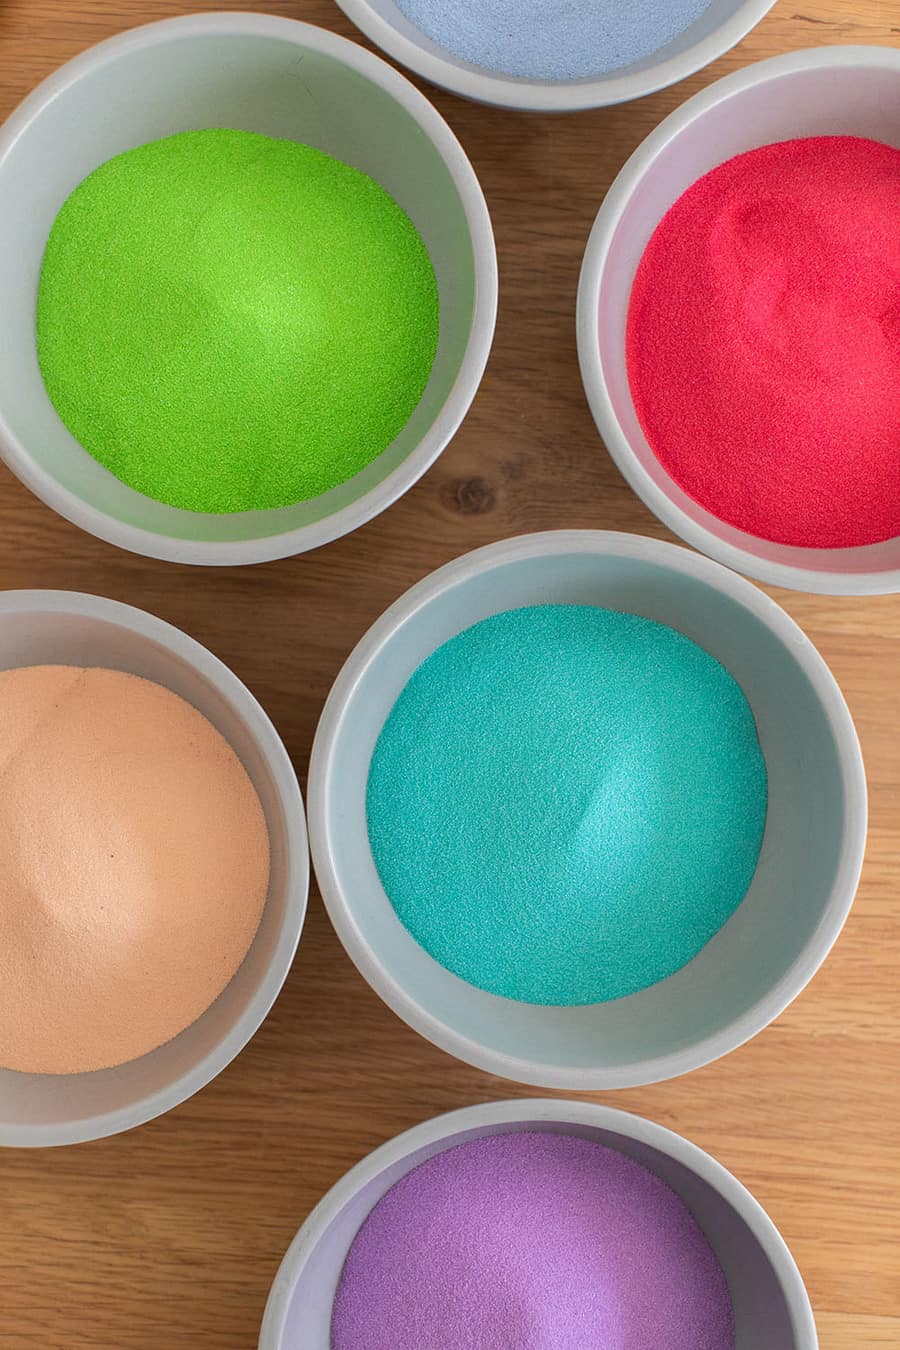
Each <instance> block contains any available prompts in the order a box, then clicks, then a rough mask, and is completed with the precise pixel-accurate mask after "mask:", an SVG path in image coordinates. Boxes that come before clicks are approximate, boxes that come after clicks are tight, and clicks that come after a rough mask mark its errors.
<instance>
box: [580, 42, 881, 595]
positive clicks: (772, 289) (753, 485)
mask: <svg viewBox="0 0 900 1350" xmlns="http://www.w3.org/2000/svg"><path fill="white" fill-rule="evenodd" d="M898 97H900V53H898V52H895V51H891V50H889V49H886V48H881V47H840V46H838V47H828V48H820V49H817V50H815V51H803V52H795V53H792V54H790V55H787V56H780V57H776V58H774V59H773V60H770V61H764V62H760V63H759V64H757V65H753V66H749V67H747V68H746V69H745V70H742V71H740V72H739V73H738V74H736V75H732V76H729V77H728V78H726V79H724V80H720V81H719V82H717V83H716V84H714V85H712V86H711V87H710V88H708V89H706V90H704V91H703V92H702V93H701V94H698V95H697V96H696V97H694V98H692V99H690V100H688V102H687V103H685V104H684V105H683V107H681V108H679V109H678V110H677V111H676V112H675V113H673V114H672V115H671V116H670V117H668V118H667V119H666V120H665V121H664V122H663V123H662V124H661V125H660V126H659V127H658V128H657V129H656V131H654V132H653V133H652V134H651V135H650V136H649V137H648V138H647V140H646V141H644V143H643V144H642V145H641V146H640V147H639V148H638V150H637V151H636V152H635V153H634V155H633V156H632V157H631V159H630V160H629V161H628V163H627V164H626V165H625V167H624V169H623V170H622V171H621V173H620V174H619V177H618V178H617V179H616V181H615V183H614V184H613V186H612V188H611V189H610V191H609V193H608V195H607V197H606V200H605V201H604V203H603V206H602V207H601V209H600V212H599V214H598V216H597V220H596V222H595V224H594V228H593V231H592V233H591V236H590V239H589V241H588V246H587V250H586V252H585V257H584V264H583V268H582V274H581V281H580V286H579V296H578V350H579V358H580V363H581V370H582V376H583V379H584V386H585V390H586V393H587V397H588V401H589V403H590V406H591V410H592V412H593V415H594V419H595V421H596V423H597V427H598V429H599V431H600V434H601V436H602V437H603V439H604V441H605V443H606V446H607V449H608V450H609V453H610V454H611V455H612V457H613V459H614V460H615V462H616V464H617V466H618V467H619V469H620V470H621V472H622V474H623V475H624V476H625V478H626V479H627V480H628V482H629V483H630V484H631V486H632V487H633V488H634V490H635V491H636V492H637V493H638V494H639V496H640V497H641V498H642V499H643V500H644V502H645V503H646V504H647V506H648V507H649V508H650V509H651V510H652V511H653V512H654V513H655V514H656V515H657V516H658V517H659V518H660V520H662V521H663V522H664V523H665V524H666V525H668V526H669V527H670V528H671V529H672V530H674V531H675V532H676V533H677V534H679V535H680V536H681V537H682V538H683V539H685V540H687V541H688V542H689V543H691V544H693V545H695V546H696V547H697V548H699V549H701V550H703V551H704V552H705V553H708V554H710V555H711V556H712V557H714V558H717V559H718V560H719V561H720V562H724V563H726V564H727V565H728V566H730V567H734V568H736V569H737V570H739V571H742V572H746V573H748V574H750V575H752V576H755V577H758V578H759V579H760V580H762V581H766V582H769V583H771V584H773V585H779V586H786V587H791V588H794V589H798V590H806V591H814V592H821V593H825V594H835V595H863V594H878V593H887V592H896V591H898V590H900V263H898V260H897V249H896V240H897V239H898V237H900V133H898V129H897V122H896V118H895V117H894V116H893V113H892V109H893V108H894V107H895V106H896V103H897V99H898Z"/></svg>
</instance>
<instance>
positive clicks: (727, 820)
mask: <svg viewBox="0 0 900 1350" xmlns="http://www.w3.org/2000/svg"><path fill="white" fill-rule="evenodd" d="M308 810H309V826H310V842H311V849H312V854H313V863H314V867H315V871H316V875H317V877H318V880H319V885H320V889H321V892H322V896H323V898H324V901H325V904H326V906H327V908H328V912H329V914H330V916H331V920H332V922H333V924H334V926H335V928H336V930H337V933H338V936H339V937H340V939H341V941H342V942H343V944H344V946H345V947H346V949H347V952H348V953H349V955H350V957H351V958H352V960H353V961H354V962H355V964H356V965H357V967H358V968H359V970H360V972H361V973H362V974H363V975H364V977H365V978H366V979H367V980H368V981H369V983H370V984H371V985H372V987H373V988H374V989H375V991H376V992H377V993H378V994H379V995H380V996H381V997H382V998H383V999H384V1000H385V1002H387V1003H388V1004H389V1005H390V1006H391V1007H392V1008H393V1009H394V1010H395V1012H397V1013H398V1014H399V1015H400V1016H401V1017H402V1018H403V1019H404V1020H405V1021H407V1022H408V1023H409V1024H410V1025H411V1026H412V1027H414V1028H415V1029H416V1030H418V1031H419V1032H420V1033H421V1034H422V1035H424V1036H426V1037H427V1038H428V1039H429V1040H431V1041H433V1042H434V1043H435V1044H436V1045H439V1046H440V1047H442V1048H443V1049H444V1050H447V1051H448V1052H449V1053H451V1054H453V1055H456V1056H457V1057H458V1058H459V1059H462V1060H465V1061H467V1062H468V1063H471V1064H474V1065H476V1066H478V1067H479V1068H482V1069H485V1070H487V1071H489V1072H491V1073H495V1074H499V1075H501V1076H503V1077H506V1078H510V1079H514V1080H516V1081H519V1082H524V1083H533V1084H539V1085H542V1086H545V1087H552V1088H563V1089H567V1090H578V1091H593V1090H602V1089H607V1088H624V1087H632V1086H636V1085H639V1084H644V1083H650V1082H656V1081H659V1080H662V1079H666V1078H670V1077H674V1076H675V1075H677V1074H682V1073H686V1072H688V1071H689V1070H692V1069H696V1068H698V1067H700V1066H701V1065H704V1064H707V1063H709V1062H710V1061H712V1060H715V1059H717V1058H718V1057H720V1056H721V1055H724V1054H726V1053H728V1052H729V1051H731V1050H734V1049H735V1048H736V1047H738V1046H739V1045H741V1044H742V1043H743V1042H745V1041H747V1040H748V1039H749V1038H750V1037H752V1036H754V1035H756V1033H757V1032H759V1031H761V1030H762V1029H763V1028H764V1027H766V1026H767V1025H768V1024H769V1023H770V1022H771V1021H772V1020H773V1019H774V1018H776V1017H777V1016H778V1015H779V1014H780V1013H781V1012H782V1011H783V1010H784V1009H785V1008H786V1007H787V1005H788V1004H789V1003H790V1002H791V1001H792V1000H793V999H794V998H795V997H796V996H797V995H798V994H799V993H800V991H801V990H802V989H803V988H804V986H805V985H806V984H807V982H808V981H809V980H810V979H811V978H812V976H813V975H814V973H815V971H816V970H817V969H818V967H819V966H820V964H821V963H822V961H823V960H824V959H825V957H826V955H827V953H828V951H829V950H830V948H831V946H832V944H833V943H834V942H835V940H836V938H837V936H838V934H839V932H840V930H841V928H842V926H843V924H844V921H845V919H846V917H847V914H848V912H849V909H850V906H851V904H852V902H853V897H854V894H855V891H856V887H857V883H858V880H859V875H860V870H861V866H862V859H863V852H864V847H865V837H866V810H867V808H866V782H865V774H864V769H863V763H862V758H861V755H860V749H859V742H858V739H857V736H856V732H855V730H854V726H853V722H852V720H851V717H850V713H849V712H848V709H847V706H846V704H845V702H844V699H843V697H842V695H841V692H840V690H839V689H838V686H837V685H836V683H835V681H834V679H833V677H832V675H831V674H830V672H829V670H828V668H827V667H826V665H825V663H824V662H823V660H822V659H821V657H820V656H819V654H818V653H817V652H816V650H815V648H814V647H813V646H812V644H811V643H810V642H809V641H808V639H807V638H806V637H805V636H804V634H803V633H802V631H801V630H800V629H799V628H798V627H797V625H796V624H795V623H794V622H793V621H792V620H791V619H790V618H789V617H788V616H787V614H785V613H784V611H783V610H782V609H780V608H779V606H778V605H776V604H775V603H774V601H772V600H770V599H768V597H767V596H765V595H764V594H763V593H762V592H761V591H759V590H758V589H757V588H756V587H755V586H753V585H752V584H750V583H749V582H747V581H745V580H743V579H742V578H740V577H738V576H737V575H736V574H734V573H732V572H730V571H728V570H727V569H726V568H724V567H722V566H721V565H720V564H718V563H714V562H712V561H710V560H709V559H706V558H703V557H701V556H699V555H697V554H694V553H692V552H689V551H687V550H686V549H683V548H680V547H677V546H675V545H672V544H666V543H660V542H656V541H654V540H650V539H644V538H640V537H638V536H634V535H627V534H615V533H606V532H602V531H597V532H595V531H559V532H550V533H546V534H535V535H525V536H522V537H520V538H514V539H510V540H506V541H503V542H501V543H498V544H494V545H491V546H489V547H487V548H484V549H480V550H478V551H476V552H474V553H470V554H467V555H465V556H464V557H462V558H460V559H458V560H457V561H456V562H453V563H451V564H449V565H448V566H446V567H444V568H442V569H440V570H439V571H437V572H435V573H434V574H433V575H431V576H429V577H427V578H426V579H425V580H424V581H422V582H420V583H419V584H418V585H417V586H415V587H413V589H412V590H411V591H409V592H408V593H407V594H406V595H404V596H403V597H401V599H399V600H398V601H397V602H396V603H395V604H394V605H393V606H392V608H391V609H389V610H388V611H387V613H386V614H385V615H384V616H383V617H382V618H381V619H380V620H379V621H378V622H377V623H376V624H375V625H374V627H373V628H372V629H370V631H369V632H368V633H367V634H366V636H365V637H364V638H363V639H362V641H361V642H360V643H359V645H358V646H357V647H356V649H355V650H354V652H353V653H352V654H351V656H350V658H349V659H348V661H347V663H346V665H345V666H344V668H343V670H342V671H341V673H340V675H339V676H338V679H337V681H336V683H335V685H334V688H333V689H332V691H331V694H330V695H329V698H328V701H327V703H326V705H325V708H324V710H323V713H322V718H321V721H320V724H319V728H318V730H317V733H316V738H315V743H314V747H313V753H312V760H311V764H310V772H309V786H308Z"/></svg>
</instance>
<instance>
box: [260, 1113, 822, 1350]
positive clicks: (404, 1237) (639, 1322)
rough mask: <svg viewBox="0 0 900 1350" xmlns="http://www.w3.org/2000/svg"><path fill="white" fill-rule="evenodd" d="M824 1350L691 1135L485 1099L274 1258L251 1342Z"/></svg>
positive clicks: (355, 1189) (797, 1279) (377, 1164)
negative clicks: (256, 1336) (275, 1266)
mask: <svg viewBox="0 0 900 1350" xmlns="http://www.w3.org/2000/svg"><path fill="white" fill-rule="evenodd" d="M663 1344H666V1345H668V1344H671V1345H673V1346H675V1345H677V1347H678V1350H701V1347H702V1350H760V1347H762V1346H764V1347H765V1350H815V1348H816V1346H817V1345H818V1340H817V1337H816V1329H815V1322H814V1319H813V1314H812V1309H811V1307H810V1303H809V1298H808V1296H807V1293H806V1290H805V1288H804V1285H803V1281H802V1279H801V1276H800V1273H799V1271H798V1269H797V1266H796V1264H795V1262H794V1259H793V1257H792V1256H791V1253H790V1251H789V1250H788V1247H787V1246H786V1244H785V1242H784V1239H783V1238H782V1237H781V1236H780V1234H779V1232H778V1230H777V1229H776V1228H775V1225H774V1224H773V1223H772V1221H771V1219H770V1218H769V1217H768V1215H767V1214H766V1213H765V1211H764V1210H763V1209H762V1207H761V1206H760V1205H759V1203H758V1202H757V1201H756V1200H755V1199H754V1198H753V1196H752V1195H751V1194H750V1193H749V1192H748V1191H747V1190H746V1189H745V1188H744V1187H743V1186H742V1185H741V1183H740V1182H739V1181H738V1180H737V1179H736V1178H735V1177H734V1176H732V1174H731V1173H730V1172H728V1171H727V1170H726V1169H725V1168H724V1167H723V1166H722V1165H721V1164H720V1163H718V1162H716V1161H715V1159H713V1158H711V1157H710V1156H709V1154H707V1153H704V1151H703V1150H702V1149H700V1148H698V1147H697V1146H696V1145H694V1144H691V1143H689V1142H688V1141H687V1140H686V1139H683V1138H682V1137H681V1136H680V1135H677V1134H673V1133H672V1132H671V1131H669V1130H666V1129H663V1128H662V1126H660V1125H655V1124H653V1123H652V1122H650V1121H648V1120H643V1119H641V1118H640V1117H639V1116H633V1115H628V1114H626V1113H625V1112H623V1111H617V1110H614V1109H613V1108H611V1107H606V1106H599V1105H595V1104H593V1103H584V1102H567V1101H562V1100H531V1101H529V1100H524V1101H515V1102H491V1103H487V1104H485V1105H482V1106H474V1107H467V1108H465V1109H463V1110H460V1111H453V1112H451V1113H450V1114H448V1115H444V1116H439V1117H437V1118H436V1119H434V1120H429V1121H426V1122H425V1123H424V1124H422V1125H418V1126H416V1127H415V1128H414V1129H411V1130H408V1131H407V1132H406V1133H405V1134H401V1135H399V1136H398V1137H397V1138H396V1139H392V1140H390V1141H389V1142H388V1143H386V1144H384V1145H382V1147H381V1148H379V1149H376V1150H375V1152H374V1153H371V1154H370V1155H369V1156H368V1157H367V1158H364V1159H363V1160H362V1162H360V1163H358V1164H357V1165H356V1166H355V1167H354V1168H352V1169H351V1171H350V1172H348V1173H347V1174H346V1176H344V1177H343V1178H342V1179H341V1180H340V1181H339V1182H338V1183H337V1185H336V1186H334V1187H333V1188H332V1189H331V1190H330V1191H329V1192H328V1194H327V1195H326V1196H325V1198H324V1199H323V1200H322V1201H321V1202H320V1203H319V1204H318V1206H317V1207H316V1208H315V1209H314V1210H313V1212H312V1214H310V1216H309V1218H308V1219H307V1220H306V1222H305V1223H304V1224H303V1227H302V1228H301V1229H300V1231H299V1232H298V1233H297V1236H296V1237H295V1238H294V1241H293V1242H292V1243H291V1246H290V1247H289V1248H288V1251H287V1253H286V1255H285V1257H284V1259H283V1261H282V1263H281V1267H280V1269H279V1271H278V1274H277V1276H276V1277H275V1280H274V1283H273V1285H272V1289H271V1292H270V1294H269V1300H268V1303H267V1305H266V1310H265V1315H264V1318H263V1323H262V1328H261V1331H260V1337H259V1350H469V1347H471V1346H473V1345H478V1347H479V1350H493V1348H494V1347H496V1348H497V1350H505V1348H506V1347H509V1346H515V1347H516V1350H587V1348H588V1347H593V1346H601V1345H602V1346H604V1347H613V1346H620V1345H627V1346H629V1348H630V1350H659V1346H660V1345H663Z"/></svg>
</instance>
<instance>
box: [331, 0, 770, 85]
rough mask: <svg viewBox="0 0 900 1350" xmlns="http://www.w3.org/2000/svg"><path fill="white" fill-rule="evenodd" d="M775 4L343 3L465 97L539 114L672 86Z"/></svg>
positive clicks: (376, 34)
mask: <svg viewBox="0 0 900 1350" xmlns="http://www.w3.org/2000/svg"><path fill="white" fill-rule="evenodd" d="M773 3H774V0H338V4H339V5H340V7H341V9H342V10H343V11H344V13H345V14H346V15H347V16H348V17H349V18H350V19H352V20H353V22H354V23H355V24H356V25H357V27H358V28H360V29H361V30H362V31H363V32H364V33H365V34H366V35H367V37H369V38H371V39H372V41H373V42H376V43H377V44H378V45H379V47H381V48H382V50H383V51H385V52H387V53H388V55H389V56H392V57H393V58H394V59H395V60H396V61H400V62H402V63H403V65H405V66H408V67H409V69H410V70H414V71H415V72H416V73H417V74H418V75H421V76H423V77H424V78H425V79H427V80H431V82H432V83H433V84H437V85H440V86H441V87H442V88H444V89H450V90H452V92H453V93H455V94H461V95H462V96H463V97H464V98H470V99H474V100H476V101H477V102H480V103H491V104H495V105H496V106H498V107H506V108H522V109H525V110H527V111H540V112H575V111H577V110H578V109H582V108H602V107H608V106H610V105H611V104H614V103H624V102H626V101H627V100H628V99H632V98H641V97H643V96H644V95H645V94H651V93H654V92H655V91H656V90H657V89H664V88H666V87H667V86H668V85H670V84H675V83H677V82H678V81H679V80H683V79H686V78H687V76H688V75H692V74H694V72H695V71H697V70H702V69H703V67H704V66H708V65H710V64H711V63H712V62H713V61H717V60H718V58H719V57H720V56H722V55H724V53H725V52H727V51H729V50H730V49H731V48H732V47H734V46H735V45H736V43H738V42H740V40H741V38H743V37H745V36H746V34H747V33H749V32H750V30H751V28H753V27H754V26H755V25H756V24H757V23H759V21H760V20H761V19H762V18H763V17H764V16H765V15H766V14H768V12H769V10H770V9H771V8H772V5H773Z"/></svg>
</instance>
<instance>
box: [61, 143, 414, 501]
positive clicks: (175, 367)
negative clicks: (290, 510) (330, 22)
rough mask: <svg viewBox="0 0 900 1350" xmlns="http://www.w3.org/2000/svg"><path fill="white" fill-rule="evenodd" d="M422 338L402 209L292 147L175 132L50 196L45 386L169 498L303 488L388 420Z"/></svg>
mask: <svg viewBox="0 0 900 1350" xmlns="http://www.w3.org/2000/svg"><path fill="white" fill-rule="evenodd" d="M437 336H438V296H437V283H436V281H435V276H434V271H433V269H432V266H431V262H430V260H429V257H428V254H427V252H426V250H425V246H424V244H423V243H422V240H421V238H420V237H419V235H418V233H417V231H416V229H415V228H414V226H413V225H412V222H411V221H410V220H409V218H408V217H407V216H406V215H405V214H404V212H403V211H402V210H401V209H400V207H399V206H398V205H397V204H396V203H395V202H394V201H393V199H392V198H391V197H389V196H388V194H387V193H386V192H385V191H384V190H383V188H381V187H380V186H379V185H378V184H377V183H375V182H374V181H373V180H372V179H371V178H369V177H367V176H366V175H365V174H362V173H360V172H359V171H358V170H356V169H353V168H351V167H349V166H348V165H346V164H343V163H341V161H339V160H337V159H334V158H332V157H331V156H329V155H326V154H323V153H322V152H321V151H319V150H315V149H313V148H311V147H310V146H307V145H300V144H298V143H297V142H295V141H289V140H275V139H272V138H270V137H266V136H258V135H253V134H251V133H249V132H244V131H229V130H215V129H214V130H206V131H193V132H184V133H182V134H180V135H176V136H170V137H167V138H165V139H164V140H160V141H154V142H152V143H150V144H149V145H144V146H140V147H138V148H137V149H135V150H129V151H127V152H126V153H125V154H122V155H117V156H116V157H115V158H114V159H111V160H109V161H107V163H105V164H103V165H101V167H100V168H99V169H97V170H96V171H95V172H94V173H92V174H91V175H90V176H89V177H88V178H86V179H85V180H84V182H83V183H81V185H80V186H79V187H77V188H76V189H75V191H74V192H73V193H72V195H71V196H70V197H69V199H68V200H67V201H66V203H65V204H64V205H63V208H62V210H61V211H60V213H59V215H58V217H57V219H56V222H55V224H54V226H53V229H52V231H51V234H50V238H49V241H48V244H47V250H46V255H45V258H44V264H43V270H42V273H41V280H40V289H39V294H38V305H37V344H38V357H39V360H40V366H41V371H42V374H43V377H44V382H45V384H46V387H47V391H48V393H49V395H50V398H51V399H52V401H53V403H54V406H55V407H56V410H57V412H58V413H59V415H60V417H61V418H62V420H63V421H64V422H65V424H66V426H67V427H68V428H69V430H70V431H71V432H72V434H73V435H74V436H75V438H76V439H77V440H78V441H79V442H80V443H81V445H83V446H84V448H85V449H86V450H87V451H88V452H89V453H90V454H91V455H93V456H94V458H95V459H98V460H99V461H100V463H101V464H104V465H105V466H106V467H107V468H108V469H109V470H110V471H111V472H112V473H114V474H115V475H116V477H117V478H120V479H121V480H122V481H123V482H125V483H127V484H128V485H129V486H131V487H133V488H136V489H137V490H138V491H139V492H142V493H144V494H145V495H146V496H148V497H153V498H156V499H157V500H159V501H161V502H165V503H167V504H169V505H170V506H178V507H184V508H186V509H188V510H192V511H202V512H219V513H222V512H235V511H246V510H262V509H265V508H269V507H279V506H287V505H290V504H292V503H295V502H299V501H304V500H306V499H308V498H311V497H317V496H319V495H320V494H321V493H323V492H327V491H328V490H329V489H330V488H333V487H335V486H336V485H338V484H339V483H342V482H344V481H346V480H347V479H348V478H351V477H352V476H353V475H354V474H357V473H358V472H359V471H360V470H361V469H363V468H365V467H366V465H368V464H370V463H371V462H372V460H374V459H375V458H376V457H377V456H378V455H379V454H380V453H381V452H382V451H383V450H384V449H385V448H386V447H387V446H388V445H389V444H390V443H391V441H393V440H394V438H395V437H396V436H397V435H398V433H399V432H400V431H401V430H402V429H403V427H404V426H405V425H406V423H407V421H408V420H409V417H410V415H411V413H412V412H413V410H414V409H415V407H416V405H417V403H418V402H419V399H420V397H421V395H422V393H423V391H424V389H425V386H426V384H427V381H428V377H429V374H430V372H431V367H432V363H433V361H434V356H435V351H436V347H437Z"/></svg>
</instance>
